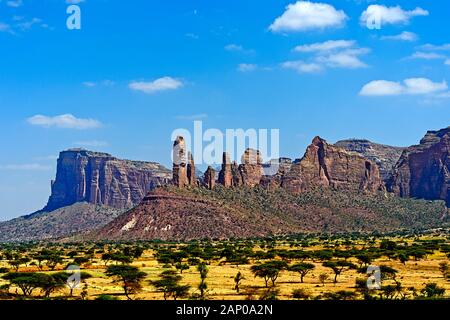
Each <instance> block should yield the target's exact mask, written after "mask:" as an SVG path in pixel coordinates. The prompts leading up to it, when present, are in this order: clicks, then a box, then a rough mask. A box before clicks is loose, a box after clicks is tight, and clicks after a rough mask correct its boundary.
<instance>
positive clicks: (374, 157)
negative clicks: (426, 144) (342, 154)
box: [335, 139, 406, 182]
mask: <svg viewBox="0 0 450 320" xmlns="http://www.w3.org/2000/svg"><path fill="white" fill-rule="evenodd" d="M335 146H337V147H339V148H344V149H345V150H347V151H352V152H357V153H360V154H361V155H363V156H364V157H366V158H367V159H369V160H371V161H372V162H374V163H376V164H377V165H378V167H379V169H380V174H381V178H382V179H383V181H385V182H386V181H387V180H388V179H389V178H390V175H391V173H392V170H393V168H394V166H395V165H396V164H397V161H398V160H399V159H400V156H401V155H402V152H403V151H404V150H405V149H406V148H401V147H392V146H387V145H383V144H378V143H373V142H370V141H369V140H363V139H350V140H342V141H338V142H336V143H335Z"/></svg>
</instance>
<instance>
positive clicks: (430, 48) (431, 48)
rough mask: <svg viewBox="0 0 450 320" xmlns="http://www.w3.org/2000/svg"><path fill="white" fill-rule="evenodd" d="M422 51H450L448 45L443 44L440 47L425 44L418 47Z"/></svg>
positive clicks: (449, 44)
mask: <svg viewBox="0 0 450 320" xmlns="http://www.w3.org/2000/svg"><path fill="white" fill-rule="evenodd" d="M420 48H421V49H422V50H428V51H447V50H450V43H445V44H442V45H434V44H429V43H427V44H425V45H423V46H421V47H420Z"/></svg>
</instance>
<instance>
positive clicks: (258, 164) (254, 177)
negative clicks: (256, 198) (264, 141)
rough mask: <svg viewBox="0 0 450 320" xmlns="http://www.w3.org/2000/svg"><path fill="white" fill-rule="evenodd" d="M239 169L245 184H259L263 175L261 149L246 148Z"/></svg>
mask: <svg viewBox="0 0 450 320" xmlns="http://www.w3.org/2000/svg"><path fill="white" fill-rule="evenodd" d="M238 169H239V174H240V176H241V179H242V184H243V185H244V186H248V187H255V186H257V185H259V184H260V182H261V178H262V176H263V168H262V159H261V155H260V152H259V150H253V149H247V150H245V152H244V154H243V155H242V164H241V165H239V168H238Z"/></svg>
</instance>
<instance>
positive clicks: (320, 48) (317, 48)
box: [294, 40, 355, 53]
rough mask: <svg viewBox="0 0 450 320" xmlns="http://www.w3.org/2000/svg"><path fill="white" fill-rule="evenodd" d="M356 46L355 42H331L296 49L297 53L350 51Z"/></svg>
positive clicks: (306, 45)
mask: <svg viewBox="0 0 450 320" xmlns="http://www.w3.org/2000/svg"><path fill="white" fill-rule="evenodd" d="M354 45H355V41H354V40H329V41H325V42H317V43H313V44H305V45H301V46H297V47H295V48H294V51H295V52H321V53H322V52H328V51H332V50H336V49H348V48H351V47H353V46H354Z"/></svg>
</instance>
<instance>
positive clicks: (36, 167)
mask: <svg viewBox="0 0 450 320" xmlns="http://www.w3.org/2000/svg"><path fill="white" fill-rule="evenodd" d="M51 169H52V166H44V165H41V164H39V163H27V164H7V165H0V170H8V171H46V170H51Z"/></svg>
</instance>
